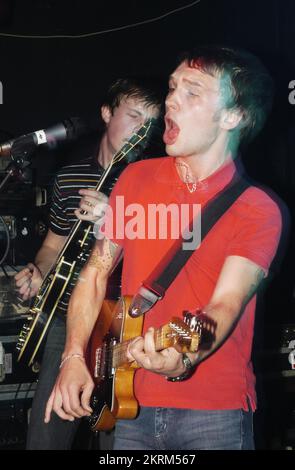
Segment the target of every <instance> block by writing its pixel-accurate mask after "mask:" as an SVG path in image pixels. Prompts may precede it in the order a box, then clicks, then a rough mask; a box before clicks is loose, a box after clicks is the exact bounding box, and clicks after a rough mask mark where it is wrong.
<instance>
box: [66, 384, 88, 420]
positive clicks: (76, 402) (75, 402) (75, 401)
mask: <svg viewBox="0 0 295 470" xmlns="http://www.w3.org/2000/svg"><path fill="white" fill-rule="evenodd" d="M63 408H64V410H65V411H66V412H67V413H69V414H71V415H72V416H75V417H76V418H82V417H83V416H89V414H90V412H89V411H88V410H86V409H84V407H83V406H82V404H81V401H80V396H79V393H78V391H77V393H74V394H73V393H71V396H70V397H69V402H68V403H64V407H63Z"/></svg>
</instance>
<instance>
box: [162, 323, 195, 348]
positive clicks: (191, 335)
mask: <svg viewBox="0 0 295 470" xmlns="http://www.w3.org/2000/svg"><path fill="white" fill-rule="evenodd" d="M200 339H201V335H200V333H199V332H197V331H193V330H192V329H190V327H189V325H187V324H186V323H184V321H183V320H181V318H178V317H173V318H172V319H171V320H170V322H169V323H168V324H167V325H164V326H162V328H161V337H160V341H161V349H166V348H169V347H172V346H173V347H174V348H175V349H176V350H177V351H179V352H196V351H197V350H198V347H199V343H200Z"/></svg>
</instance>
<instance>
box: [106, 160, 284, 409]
mask: <svg viewBox="0 0 295 470" xmlns="http://www.w3.org/2000/svg"><path fill="white" fill-rule="evenodd" d="M235 171H236V166H235V164H234V162H232V161H230V162H229V163H227V164H226V165H223V166H222V167H221V168H220V169H219V170H218V171H216V172H215V173H214V174H212V175H210V176H209V177H208V178H206V179H205V180H202V181H201V182H199V183H198V185H197V189H196V191H195V192H192V193H190V192H189V190H188V188H187V186H186V184H185V183H183V182H182V181H181V180H180V178H179V176H178V173H177V171H176V168H175V164H174V158H173V157H165V158H160V159H151V160H146V161H141V162H138V163H134V164H131V165H129V166H128V167H127V169H126V170H125V171H124V172H123V174H122V175H121V177H120V178H119V180H118V182H117V184H116V186H115V188H114V190H113V192H112V194H111V198H110V206H111V208H112V210H113V214H114V216H115V218H116V217H119V216H122V212H123V207H122V201H123V199H122V196H124V208H125V214H127V215H125V218H124V227H125V229H126V230H125V232H126V231H128V230H129V236H128V237H127V236H126V235H125V234H124V236H123V238H122V237H121V236H122V233H121V236H116V232H115V230H114V233H111V231H110V230H109V229H107V230H106V234H107V236H108V237H109V238H112V239H113V240H114V241H115V242H116V243H118V244H120V245H121V246H122V247H123V249H124V264H123V275H122V294H123V295H134V294H135V293H136V292H137V290H138V288H139V287H140V286H141V284H142V281H143V280H145V279H146V278H147V277H148V275H149V274H150V273H151V271H152V270H153V268H154V267H155V266H156V265H157V264H158V262H159V261H160V259H161V258H162V257H163V255H164V254H165V253H166V252H167V250H168V249H169V247H170V246H171V245H172V244H173V242H174V240H173V239H172V238H171V236H169V237H168V238H167V239H160V238H159V237H158V238H156V239H148V238H147V237H144V235H147V234H148V221H147V214H148V210H149V206H148V205H149V204H165V205H169V204H174V205H176V206H178V207H179V205H180V204H189V205H192V204H201V206H202V207H203V205H204V204H206V203H207V202H208V200H210V199H211V198H212V197H213V196H215V195H216V194H217V193H218V192H219V191H221V190H222V189H223V188H224V187H225V186H226V185H227V184H228V183H229V182H230V180H231V179H232V177H233V175H234V173H235ZM117 196H121V198H119V199H120V205H121V207H120V208H119V209H118V211H119V212H120V213H119V212H118V213H116V197H117ZM132 204H133V205H132ZM126 208H128V209H127V212H126ZM172 217H174V218H175V214H174V215H173V216H172ZM115 228H116V227H115ZM162 229H163V227H162ZM121 232H122V227H121ZM168 232H169V231H168ZM130 233H131V238H133V239H130ZM280 233H281V214H280V211H279V208H278V206H277V204H276V203H275V202H274V201H273V200H272V199H271V198H270V197H269V196H268V195H267V194H266V192H264V191H263V190H261V189H258V188H257V187H251V188H249V189H247V190H246V191H245V192H244V194H242V196H240V198H239V199H238V200H237V201H236V202H235V203H234V204H233V206H232V207H231V208H230V209H229V210H228V211H227V213H226V214H225V215H224V216H223V217H222V218H221V219H220V220H219V221H218V222H217V224H216V225H215V226H214V227H213V229H212V230H211V231H210V232H209V234H208V236H207V237H206V240H205V242H204V243H202V244H201V246H200V247H199V248H198V249H197V250H196V251H195V252H194V254H193V255H192V257H191V258H190V259H189V261H188V262H187V264H186V265H185V267H184V268H183V269H182V271H181V272H180V273H179V275H178V276H177V278H176V279H175V281H174V282H173V283H172V284H171V286H170V287H169V289H168V290H167V291H166V295H165V297H164V299H163V300H161V301H159V302H158V303H157V304H156V305H155V306H154V308H153V309H151V310H150V311H149V312H148V313H147V314H146V315H145V319H144V331H145V330H146V329H147V328H149V327H150V326H153V327H159V326H161V325H163V324H165V323H168V322H169V320H170V319H171V317H173V316H179V317H181V316H182V312H183V310H195V309H196V308H198V307H200V308H202V307H204V306H206V305H207V304H208V303H209V300H210V298H211V295H212V293H213V291H214V287H215V285H216V282H217V279H218V276H219V274H220V271H221V268H222V266H223V263H224V261H225V259H226V257H227V256H231V255H237V256H242V257H245V258H248V259H249V260H251V261H253V262H254V263H256V264H257V265H259V266H260V267H262V268H263V269H264V270H265V272H266V273H267V272H268V268H269V265H270V263H271V261H272V259H273V257H274V254H275V252H276V249H277V245H278V242H279V238H280ZM132 234H133V237H132ZM136 234H137V235H138V236H139V238H136V237H135V236H136ZM117 235H118V234H117ZM168 235H169V233H168ZM134 237H135V238H134ZM255 303H256V299H255V298H253V299H252V300H251V301H250V302H249V303H248V305H247V307H246V309H245V311H244V313H243V315H242V317H241V319H240V321H239V322H238V324H237V326H236V328H235V330H234V331H233V332H232V334H231V335H230V337H229V338H228V339H227V341H226V342H225V343H224V344H223V346H222V347H220V348H219V349H218V351H217V352H215V353H214V354H213V355H212V356H211V357H209V358H208V359H206V360H205V361H204V362H202V363H201V364H200V365H199V367H198V368H197V370H196V372H195V373H194V375H193V376H192V377H191V378H190V379H189V380H187V381H184V382H179V383H171V382H167V381H166V379H165V378H164V377H163V376H160V375H157V374H155V373H152V372H149V371H146V370H144V369H140V370H138V371H137V372H136V376H135V395H136V397H137V399H138V401H139V404H140V405H143V406H155V407H174V408H191V409H237V408H243V409H247V397H249V399H250V403H251V406H252V408H253V409H255V407H256V394H255V377H254V374H253V369H252V364H251V347H252V338H253V327H254V313H255Z"/></svg>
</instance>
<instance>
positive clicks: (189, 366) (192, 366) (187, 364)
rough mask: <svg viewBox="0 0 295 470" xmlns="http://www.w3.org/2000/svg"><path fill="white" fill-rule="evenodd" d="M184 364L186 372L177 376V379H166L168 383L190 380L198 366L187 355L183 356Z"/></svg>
mask: <svg viewBox="0 0 295 470" xmlns="http://www.w3.org/2000/svg"><path fill="white" fill-rule="evenodd" d="M182 362H183V365H184V367H185V371H184V372H183V373H182V374H180V375H177V377H166V380H168V382H182V381H183V380H186V379H189V378H190V376H191V375H192V374H193V373H194V371H195V369H196V366H197V365H196V364H193V363H192V361H191V360H190V358H189V357H188V356H187V355H186V354H185V353H183V354H182Z"/></svg>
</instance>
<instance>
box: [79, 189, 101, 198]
mask: <svg viewBox="0 0 295 470" xmlns="http://www.w3.org/2000/svg"><path fill="white" fill-rule="evenodd" d="M79 194H80V195H81V196H90V197H96V195H97V196H98V195H99V194H100V193H99V192H98V191H96V190H95V189H80V190H79Z"/></svg>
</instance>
